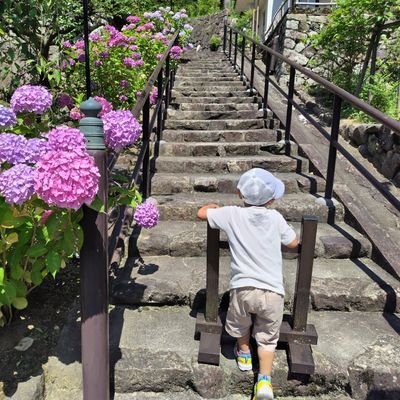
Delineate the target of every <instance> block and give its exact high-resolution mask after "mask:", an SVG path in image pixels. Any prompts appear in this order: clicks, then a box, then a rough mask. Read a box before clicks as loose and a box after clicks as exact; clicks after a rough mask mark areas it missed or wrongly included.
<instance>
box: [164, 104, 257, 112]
mask: <svg viewBox="0 0 400 400" xmlns="http://www.w3.org/2000/svg"><path fill="white" fill-rule="evenodd" d="M259 108H260V107H259V105H258V104H256V103H239V104H236V103H226V104H212V103H211V104H204V103H181V104H179V110H180V111H181V112H182V111H214V112H215V111H245V110H252V111H258V109H259ZM170 110H171V109H168V111H170Z"/></svg>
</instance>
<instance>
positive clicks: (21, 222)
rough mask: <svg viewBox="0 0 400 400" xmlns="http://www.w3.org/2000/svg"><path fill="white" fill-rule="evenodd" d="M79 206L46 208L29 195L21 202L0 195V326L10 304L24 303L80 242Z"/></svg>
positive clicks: (78, 247) (75, 250) (70, 254)
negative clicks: (15, 203) (69, 208)
mask: <svg viewBox="0 0 400 400" xmlns="http://www.w3.org/2000/svg"><path fill="white" fill-rule="evenodd" d="M81 218H82V210H78V211H73V210H66V209H57V208H49V206H48V205H47V204H45V203H44V202H43V201H42V200H39V199H38V198H36V197H33V198H32V199H30V200H29V201H27V202H25V203H24V204H23V206H12V205H9V204H7V203H6V202H5V201H4V199H3V198H0V326H3V325H4V324H5V323H6V322H7V321H8V320H9V319H11V316H12V308H15V309H17V310H20V309H23V308H25V307H27V305H28V300H27V296H28V294H29V293H30V292H31V291H32V290H33V289H34V288H35V287H37V286H38V285H40V284H41V283H42V281H43V279H44V278H45V277H46V276H47V275H49V274H51V275H52V276H53V277H55V276H56V274H57V273H58V272H59V271H60V269H61V268H64V267H65V265H66V260H67V259H68V258H70V257H71V256H73V255H75V254H77V253H78V252H79V249H80V248H81V246H82V243H83V233H82V228H81V227H80V225H79V224H78V222H79V220H80V219H81Z"/></svg>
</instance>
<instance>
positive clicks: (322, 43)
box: [311, 0, 400, 117]
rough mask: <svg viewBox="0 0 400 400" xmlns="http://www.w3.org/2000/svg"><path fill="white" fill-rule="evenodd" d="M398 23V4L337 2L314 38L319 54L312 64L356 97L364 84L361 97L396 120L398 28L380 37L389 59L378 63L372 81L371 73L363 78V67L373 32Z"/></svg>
mask: <svg viewBox="0 0 400 400" xmlns="http://www.w3.org/2000/svg"><path fill="white" fill-rule="evenodd" d="M399 19H400V1H399V0H382V1H379V2H376V1H374V0H352V1H349V0H338V1H337V5H336V7H335V8H334V9H333V11H332V14H331V15H330V16H329V17H328V23H327V24H326V25H325V26H324V27H323V29H321V31H320V32H319V33H318V34H316V35H314V36H312V37H311V44H312V45H313V46H314V47H316V48H317V50H318V51H317V54H316V56H315V58H314V60H313V63H314V65H323V66H324V69H325V71H326V77H327V78H328V79H330V80H331V81H332V82H334V83H335V84H337V85H338V86H340V87H342V88H344V89H346V90H347V91H349V92H351V93H354V94H358V93H359V87H360V85H361V84H363V86H362V87H361V93H360V97H361V98H362V99H363V100H365V101H368V102H370V103H371V104H372V105H373V106H375V107H376V108H378V109H380V110H381V111H383V112H385V113H389V114H390V115H392V116H394V117H396V115H397V113H398V112H397V111H396V106H395V104H396V98H395V97H396V96H395V95H394V93H395V91H396V90H395V88H394V86H395V83H396V82H398V77H399V72H400V68H399V65H400V44H399V39H398V38H397V40H395V39H393V38H391V35H392V34H393V33H394V32H395V30H396V29H397V30H398V27H397V26H395V25H393V26H390V27H389V28H386V29H385V30H384V31H383V32H384V34H383V35H381V36H380V43H379V45H380V46H381V48H382V46H384V47H385V52H386V57H385V59H383V60H378V61H377V68H376V72H377V74H376V76H375V77H374V78H371V77H370V76H369V73H368V71H369V70H367V74H366V75H364V71H362V66H363V63H364V60H365V59H366V57H367V53H368V49H369V46H370V42H371V39H372V38H373V35H374V32H380V31H381V29H382V27H383V25H385V24H386V23H388V22H391V21H395V20H399ZM353 112H354V111H353ZM356 114H357V115H359V113H356Z"/></svg>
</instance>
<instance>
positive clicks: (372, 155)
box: [340, 120, 400, 187]
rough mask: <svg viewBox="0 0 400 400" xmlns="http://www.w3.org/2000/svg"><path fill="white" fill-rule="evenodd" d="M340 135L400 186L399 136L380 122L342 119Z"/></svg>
mask: <svg viewBox="0 0 400 400" xmlns="http://www.w3.org/2000/svg"><path fill="white" fill-rule="evenodd" d="M340 133H341V135H342V136H343V137H344V138H345V139H346V140H347V141H349V142H350V143H351V144H352V145H353V146H355V147H357V148H358V151H359V152H360V154H361V155H362V156H363V157H364V158H366V159H367V160H368V161H370V162H371V163H372V164H373V165H374V166H375V168H376V169H377V170H378V171H379V172H380V173H381V174H382V175H384V176H385V177H386V178H387V179H390V180H391V181H392V182H393V184H394V185H396V186H398V187H400V136H399V135H397V134H395V133H393V132H391V131H390V130H389V129H387V128H385V127H383V126H382V125H380V124H360V123H359V122H356V121H352V120H342V123H341V132H340Z"/></svg>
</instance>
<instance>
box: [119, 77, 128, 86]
mask: <svg viewBox="0 0 400 400" xmlns="http://www.w3.org/2000/svg"><path fill="white" fill-rule="evenodd" d="M119 84H120V85H121V86H122V87H128V86H129V82H128V81H127V80H125V79H123V80H122V81H120V83H119Z"/></svg>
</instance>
